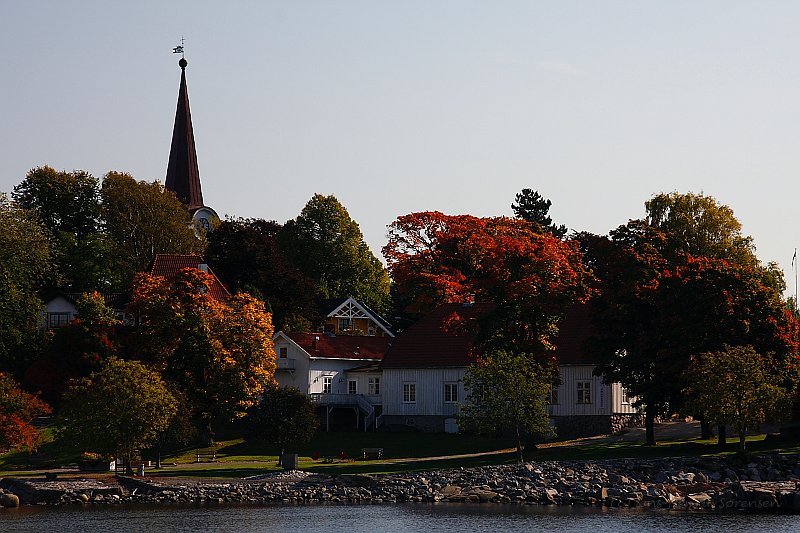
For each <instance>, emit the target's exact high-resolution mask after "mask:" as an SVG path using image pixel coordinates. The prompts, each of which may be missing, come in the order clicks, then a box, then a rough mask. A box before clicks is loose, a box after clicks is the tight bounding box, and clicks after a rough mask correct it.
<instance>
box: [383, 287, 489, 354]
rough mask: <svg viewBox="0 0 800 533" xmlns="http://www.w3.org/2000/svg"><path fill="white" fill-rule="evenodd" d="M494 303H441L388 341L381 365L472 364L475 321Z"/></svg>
mask: <svg viewBox="0 0 800 533" xmlns="http://www.w3.org/2000/svg"><path fill="white" fill-rule="evenodd" d="M492 309H494V304H490V303H476V304H458V303H456V304H444V305H441V306H439V307H437V308H436V309H434V310H433V311H431V312H430V313H429V314H427V315H425V316H424V317H422V318H421V319H419V321H417V322H416V323H415V324H414V325H413V326H411V327H410V328H408V329H407V330H405V331H404V332H403V333H401V334H400V335H399V336H398V337H397V338H396V339H395V340H394V342H392V345H391V347H390V348H389V351H388V352H387V353H386V358H384V360H383V363H382V364H381V366H382V367H383V368H431V367H460V366H467V365H469V364H471V363H474V362H475V360H476V357H475V354H474V353H473V351H472V347H473V344H474V342H475V333H476V331H475V329H476V328H475V327H474V325H475V324H474V323H475V320H476V319H477V318H478V317H480V316H481V315H484V314H486V313H488V312H489V311H491V310H492Z"/></svg>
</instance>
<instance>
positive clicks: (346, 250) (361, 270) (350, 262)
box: [280, 194, 390, 313]
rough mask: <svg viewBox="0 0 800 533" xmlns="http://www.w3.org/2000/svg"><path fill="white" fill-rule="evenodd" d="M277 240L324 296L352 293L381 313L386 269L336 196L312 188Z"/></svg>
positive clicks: (386, 305) (386, 302)
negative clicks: (301, 208)
mask: <svg viewBox="0 0 800 533" xmlns="http://www.w3.org/2000/svg"><path fill="white" fill-rule="evenodd" d="M280 246H281V249H282V250H283V251H284V253H286V254H287V256H288V257H289V259H290V260H291V261H292V263H294V264H295V265H296V266H297V267H298V268H299V269H300V270H301V271H302V272H303V273H304V274H305V275H306V276H308V277H309V278H311V279H312V280H314V281H315V283H316V284H317V287H318V289H319V292H320V293H321V294H322V295H323V296H324V297H326V298H344V297H347V296H352V297H354V298H356V299H357V300H359V301H361V302H364V303H366V304H367V305H368V306H370V307H372V308H373V309H375V310H376V311H378V312H379V313H382V312H385V311H386V310H388V309H389V307H390V298H389V275H388V273H387V272H386V269H385V268H384V267H383V265H382V264H381V262H380V261H379V260H378V258H376V257H375V256H374V255H373V254H372V252H371V251H370V249H369V246H367V243H366V242H364V237H363V235H362V234H361V230H360V229H359V227H358V224H357V223H356V222H355V221H354V220H353V219H352V218H350V214H349V213H348V212H347V209H345V208H344V206H343V205H342V204H341V203H339V201H338V200H337V199H336V198H335V197H334V196H332V195H331V196H323V195H321V194H315V195H314V196H313V197H312V198H311V199H310V200H309V201H308V203H307V204H306V205H305V207H304V208H303V210H302V211H301V212H300V215H299V216H298V217H297V218H295V219H294V220H290V221H288V222H287V223H286V225H284V227H283V231H282V232H281V235H280Z"/></svg>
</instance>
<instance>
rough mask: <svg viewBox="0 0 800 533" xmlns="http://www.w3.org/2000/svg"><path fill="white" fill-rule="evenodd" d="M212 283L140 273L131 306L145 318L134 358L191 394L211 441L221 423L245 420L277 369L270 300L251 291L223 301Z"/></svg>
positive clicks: (204, 278)
mask: <svg viewBox="0 0 800 533" xmlns="http://www.w3.org/2000/svg"><path fill="white" fill-rule="evenodd" d="M212 282H213V277H212V276H210V275H209V274H207V273H205V272H201V271H199V270H197V269H194V268H186V269H183V270H182V271H180V272H179V273H178V275H177V276H176V277H174V278H172V279H166V278H162V277H159V276H151V275H149V274H140V275H139V276H137V277H136V279H135V280H134V287H133V296H132V302H131V309H132V310H133V311H134V312H135V313H136V314H137V315H138V316H139V319H140V324H139V326H137V328H136V331H135V333H134V339H133V343H132V347H133V353H138V354H139V355H141V356H142V357H144V358H145V359H146V360H149V361H152V362H153V363H154V364H156V365H158V367H159V368H161V369H162V372H163V374H164V377H165V378H166V379H167V380H169V381H170V382H173V383H175V384H177V385H178V386H179V387H180V388H181V389H182V390H183V391H184V392H185V393H186V394H187V396H188V398H189V401H190V403H191V405H192V408H193V410H194V412H195V413H197V414H198V415H199V416H200V418H201V420H202V422H203V424H204V426H205V428H206V430H207V431H208V437H209V440H212V439H213V432H212V430H211V424H212V421H213V420H214V419H215V418H217V417H223V418H226V419H233V418H238V417H241V416H244V414H245V410H246V409H247V408H249V407H252V406H253V405H255V403H256V401H257V398H258V396H259V394H261V392H262V391H263V390H264V387H265V386H266V385H267V384H269V383H271V382H273V380H274V374H275V365H276V363H275V347H274V345H273V342H272V335H273V333H274V331H273V327H272V319H271V316H270V314H269V313H268V312H267V311H266V309H265V308H264V303H263V302H261V301H260V300H257V299H256V298H253V297H252V296H250V295H248V294H246V293H239V294H237V295H235V296H233V297H231V298H230V299H226V300H224V301H220V300H217V299H216V298H214V297H213V296H212V295H211V285H212Z"/></svg>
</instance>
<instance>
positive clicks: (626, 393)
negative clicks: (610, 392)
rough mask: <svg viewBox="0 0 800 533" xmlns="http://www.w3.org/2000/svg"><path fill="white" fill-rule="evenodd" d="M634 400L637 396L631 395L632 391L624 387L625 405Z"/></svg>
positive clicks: (623, 398) (623, 397)
mask: <svg viewBox="0 0 800 533" xmlns="http://www.w3.org/2000/svg"><path fill="white" fill-rule="evenodd" d="M634 401H636V396H631V395H630V393H629V392H628V389H626V388H625V387H622V403H623V404H624V405H630V404H632V403H633V402H634Z"/></svg>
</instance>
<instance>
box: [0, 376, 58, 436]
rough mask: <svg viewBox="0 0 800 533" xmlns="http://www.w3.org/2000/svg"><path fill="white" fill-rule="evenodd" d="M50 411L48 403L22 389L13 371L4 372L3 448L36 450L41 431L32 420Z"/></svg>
mask: <svg viewBox="0 0 800 533" xmlns="http://www.w3.org/2000/svg"><path fill="white" fill-rule="evenodd" d="M49 413H50V407H49V406H48V405H47V404H46V403H44V402H43V401H42V400H40V399H39V398H37V397H36V396H34V395H33V394H28V393H27V392H24V391H22V390H21V389H20V388H19V385H18V384H17V382H16V381H14V378H12V377H11V374H8V373H6V372H0V450H2V449H5V448H16V447H23V448H28V449H35V448H36V446H37V445H38V444H39V432H38V430H37V429H36V428H35V427H33V426H32V425H31V421H32V420H33V419H34V418H36V417H37V416H42V415H46V414H49Z"/></svg>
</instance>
